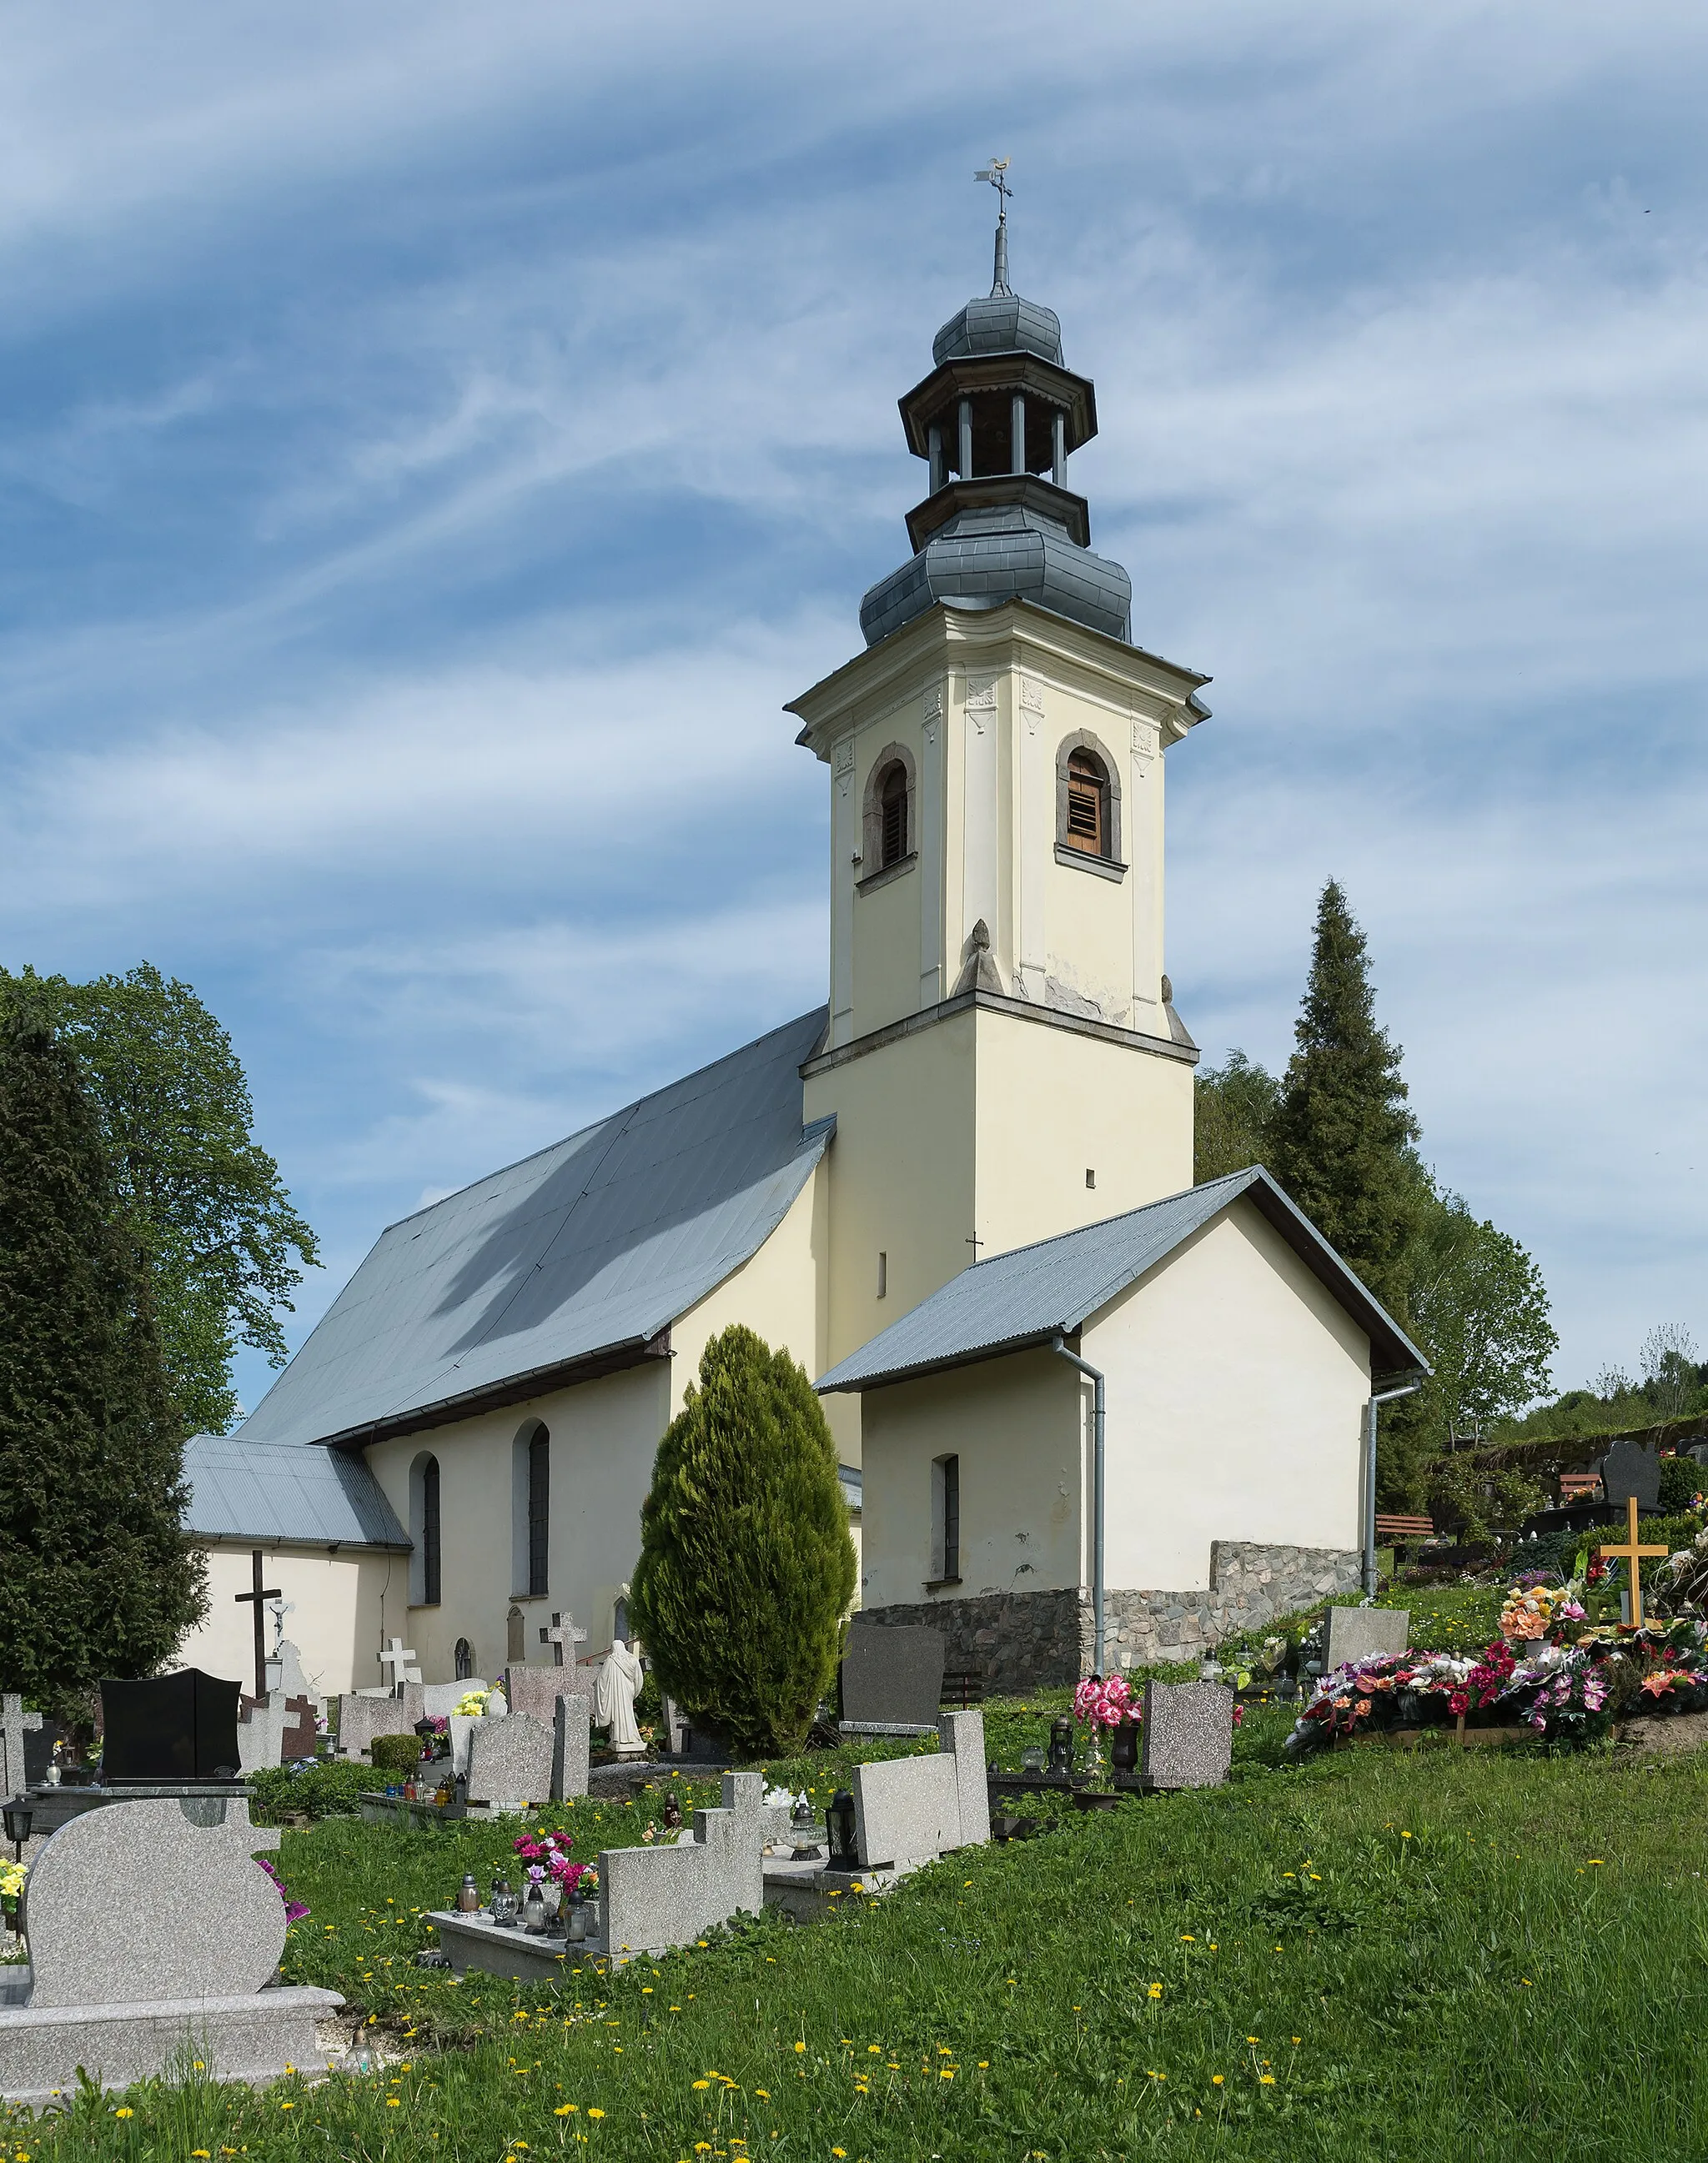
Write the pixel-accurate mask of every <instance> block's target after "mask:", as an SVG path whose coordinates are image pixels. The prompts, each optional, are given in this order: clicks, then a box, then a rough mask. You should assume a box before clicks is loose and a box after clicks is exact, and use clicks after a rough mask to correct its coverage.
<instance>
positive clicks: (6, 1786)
mask: <svg viewBox="0 0 1708 2163" xmlns="http://www.w3.org/2000/svg"><path fill="white" fill-rule="evenodd" d="M39 1726H41V1715H40V1714H39V1712H26V1711H25V1710H24V1700H23V1699H22V1698H21V1697H18V1696H15V1695H14V1694H13V1693H12V1692H11V1691H9V1690H8V1692H7V1694H5V1695H4V1696H3V1697H0V1794H4V1795H8V1796H9V1795H21V1794H23V1793H24V1736H26V1735H33V1734H34V1732H35V1731H36V1730H37V1729H38V1728H39ZM14 1749H16V1751H17V1752H18V1762H17V1763H16V1764H15V1765H14V1764H13V1762H12V1752H13V1750H14Z"/></svg>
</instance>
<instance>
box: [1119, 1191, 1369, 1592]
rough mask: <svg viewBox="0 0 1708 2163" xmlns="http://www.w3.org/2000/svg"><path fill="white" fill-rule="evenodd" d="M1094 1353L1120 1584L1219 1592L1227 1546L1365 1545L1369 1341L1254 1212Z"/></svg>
mask: <svg viewBox="0 0 1708 2163" xmlns="http://www.w3.org/2000/svg"><path fill="white" fill-rule="evenodd" d="M1082 1352H1083V1354H1084V1357H1085V1358H1086V1359H1088V1360H1090V1361H1091V1363H1092V1365H1093V1366H1098V1367H1101V1368H1102V1369H1103V1370H1104V1373H1105V1375H1107V1377H1108V1385H1107V1389H1108V1532H1107V1541H1106V1549H1105V1559H1104V1569H1105V1576H1106V1581H1107V1582H1108V1584H1111V1585H1116V1586H1125V1587H1130V1588H1134V1589H1136V1590H1147V1591H1150V1590H1167V1591H1176V1590H1190V1589H1192V1588H1195V1587H1201V1586H1204V1585H1207V1584H1208V1583H1209V1567H1210V1542H1211V1541H1212V1540H1218V1539H1219V1540H1254V1541H1258V1542H1263V1543H1265V1544H1285V1545H1288V1546H1298V1547H1318V1548H1355V1547H1357V1546H1359V1545H1360V1529H1359V1502H1360V1480H1361V1464H1362V1453H1361V1444H1360V1436H1361V1432H1362V1420H1363V1413H1364V1406H1365V1401H1366V1400H1367V1398H1368V1397H1369V1395H1370V1340H1369V1338H1367V1337H1366V1336H1365V1333H1364V1332H1363V1331H1362V1330H1361V1329H1360V1328H1359V1327H1358V1326H1357V1324H1356V1323H1355V1322H1354V1321H1353V1320H1352V1318H1351V1317H1350V1316H1349V1314H1347V1312H1345V1310H1344V1308H1343V1307H1341V1306H1340V1304H1339V1301H1336V1300H1335V1299H1333V1297H1332V1296H1331V1295H1330V1294H1329V1293H1328V1291H1327V1289H1326V1288H1325V1287H1324V1286H1323V1284H1322V1282H1321V1281H1320V1280H1319V1279H1318V1277H1316V1276H1315V1275H1313V1274H1312V1272H1311V1271H1310V1270H1307V1268H1306V1266H1305V1265H1304V1264H1303V1263H1302V1261H1301V1260H1299V1258H1298V1257H1297V1255H1296V1254H1294V1253H1293V1251H1292V1249H1291V1248H1290V1247H1289V1246H1288V1245H1287V1244H1286V1242H1285V1241H1284V1240H1283V1239H1281V1238H1280V1236H1279V1235H1278V1234H1277V1233H1276V1232H1275V1230H1274V1229H1273V1228H1272V1227H1271V1225H1270V1224H1269V1223H1268V1222H1267V1221H1266V1219H1265V1218H1263V1217H1262V1216H1261V1215H1260V1213H1259V1212H1258V1211H1257V1210H1256V1209H1255V1207H1253V1206H1252V1205H1251V1204H1250V1202H1236V1203H1235V1204H1234V1207H1233V1208H1232V1209H1230V1210H1229V1211H1228V1212H1225V1213H1224V1214H1223V1216H1221V1217H1219V1218H1217V1219H1216V1220H1215V1221H1214V1223H1212V1224H1210V1225H1208V1226H1207V1227H1206V1228H1205V1229H1204V1230H1203V1231H1202V1233H1200V1234H1199V1235H1198V1236H1197V1239H1194V1240H1192V1241H1191V1242H1190V1243H1189V1244H1187V1246H1186V1247H1184V1248H1183V1249H1181V1250H1180V1251H1178V1252H1177V1253H1176V1254H1174V1255H1173V1256H1171V1258H1170V1260H1168V1261H1167V1262H1166V1263H1165V1264H1164V1265H1162V1266H1160V1268H1159V1269H1157V1270H1153V1271H1152V1272H1151V1273H1150V1275H1148V1276H1147V1277H1145V1278H1142V1279H1141V1280H1140V1282H1139V1283H1138V1284H1137V1285H1135V1286H1133V1287H1132V1288H1131V1289H1130V1290H1129V1291H1127V1292H1126V1293H1124V1295H1123V1296H1121V1298H1119V1300H1117V1301H1114V1302H1113V1304H1112V1305H1111V1306H1110V1307H1108V1308H1107V1309H1106V1310H1105V1311H1104V1312H1103V1314H1102V1315H1100V1316H1099V1317H1098V1319H1097V1321H1096V1322H1095V1323H1094V1324H1093V1325H1092V1326H1091V1327H1089V1328H1087V1329H1086V1331H1085V1333H1084V1336H1083V1339H1082ZM1084 1397H1085V1404H1086V1407H1087V1411H1086V1417H1087V1422H1089V1417H1090V1412H1089V1406H1090V1401H1091V1393H1090V1390H1089V1387H1088V1386H1087V1389H1086V1391H1085V1392H1084Z"/></svg>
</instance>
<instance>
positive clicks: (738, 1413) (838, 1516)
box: [630, 1324, 855, 1756]
mask: <svg viewBox="0 0 1708 2163" xmlns="http://www.w3.org/2000/svg"><path fill="white" fill-rule="evenodd" d="M854 1576H855V1563H854V1543H853V1542H852V1540H851V1538H850V1537H849V1533H848V1511H847V1506H846V1504H845V1503H844V1501H843V1500H842V1493H841V1487H840V1486H839V1485H838V1484H837V1480H836V1445H835V1444H834V1443H832V1442H831V1440H830V1429H829V1427H826V1425H825V1415H824V1411H823V1408H822V1407H821V1406H820V1403H819V1401H818V1398H817V1397H816V1396H815V1394H814V1392H813V1386H812V1384H811V1383H810V1382H809V1380H807V1377H806V1375H805V1373H804V1370H802V1369H801V1368H800V1367H799V1365H797V1364H796V1363H795V1361H794V1360H793V1359H791V1358H790V1357H789V1354H788V1353H787V1352H773V1351H772V1350H771V1349H770V1347H769V1346H768V1344H766V1343H765V1342H764V1341H763V1339H762V1338H758V1337H757V1336H755V1335H754V1333H753V1332H752V1330H751V1329H746V1328H741V1326H740V1325H739V1324H737V1325H736V1326H734V1327H732V1328H729V1329H726V1330H725V1332H724V1333H723V1334H722V1335H721V1336H720V1337H717V1338H714V1339H713V1340H712V1342H711V1343H709V1344H708V1345H707V1346H706V1348H705V1353H704V1354H702V1356H701V1359H700V1363H699V1384H698V1385H697V1386H696V1385H694V1384H693V1383H690V1384H689V1388H688V1393H687V1397H686V1401H685V1402H684V1406H683V1408H682V1411H681V1412H680V1413H679V1414H678V1417H676V1418H675V1419H673V1421H672V1422H670V1425H669V1427H668V1428H667V1429H666V1430H665V1434H664V1439H663V1442H661V1443H659V1445H658V1463H657V1464H656V1465H655V1467H654V1469H653V1473H652V1493H651V1494H650V1495H648V1496H647V1502H646V1506H645V1508H644V1509H643V1510H642V1512H641V1558H640V1561H639V1563H637V1566H636V1569H635V1579H634V1590H633V1593H632V1595H631V1601H630V1611H631V1614H632V1616H634V1620H635V1626H636V1633H637V1636H638V1637H639V1638H640V1639H641V1641H642V1643H643V1644H644V1645H645V1647H646V1648H647V1652H649V1653H650V1655H651V1656H652V1664H653V1666H654V1667H655V1668H656V1669H657V1670H658V1681H659V1684H660V1687H661V1688H662V1689H664V1690H666V1691H668V1693H669V1694H670V1695H671V1696H672V1697H673V1698H674V1699H675V1700H676V1702H677V1703H678V1705H681V1706H682V1707H683V1708H684V1710H686V1711H687V1712H688V1713H689V1714H690V1715H694V1716H695V1717H697V1718H698V1719H699V1720H704V1721H706V1722H708V1723H709V1724H710V1726H713V1727H715V1728H716V1729H718V1730H720V1731H721V1732H722V1733H723V1734H724V1735H725V1736H727V1737H728V1739H729V1741H730V1743H731V1746H732V1747H734V1748H735V1749H736V1750H740V1751H745V1752H751V1753H752V1754H753V1755H754V1756H763V1755H765V1754H767V1753H768V1752H785V1751H787V1750H789V1749H790V1748H791V1747H794V1746H795V1745H796V1744H798V1743H799V1741H800V1739H801V1737H802V1736H804V1734H805V1732H806V1731H807V1728H808V1727H809V1725H810V1724H811V1721H812V1718H813V1715H814V1714H815V1711H816V1710H817V1709H818V1705H819V1700H820V1698H821V1697H822V1696H823V1695H824V1694H825V1691H826V1690H827V1689H829V1687H830V1678H831V1676H832V1674H833V1673H834V1672H835V1670H836V1654H837V1651H838V1648H839V1644H840V1639H841V1623H842V1617H843V1616H844V1614H845V1613H846V1610H847V1607H848V1603H849V1601H850V1600H851V1599H852V1598H853V1596H854Z"/></svg>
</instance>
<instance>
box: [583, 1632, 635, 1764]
mask: <svg viewBox="0 0 1708 2163" xmlns="http://www.w3.org/2000/svg"><path fill="white" fill-rule="evenodd" d="M646 1679H647V1671H646V1669H645V1668H643V1667H642V1665H641V1663H640V1662H639V1660H638V1659H637V1658H636V1657H635V1655H634V1653H633V1652H631V1651H630V1650H629V1647H627V1646H626V1644H625V1643H624V1642H623V1641H622V1639H621V1637H614V1638H613V1639H612V1640H611V1647H610V1651H609V1652H607V1653H606V1654H605V1664H604V1666H603V1667H601V1668H600V1671H599V1680H598V1681H597V1682H596V1683H595V1684H594V1688H593V1724H594V1726H595V1727H608V1728H609V1729H610V1745H611V1748H612V1749H613V1750H615V1751H616V1753H617V1755H618V1757H644V1756H645V1755H646V1751H647V1746H646V1743H645V1741H643V1740H642V1736H641V1731H640V1729H639V1728H638V1727H637V1726H636V1725H635V1700H636V1698H637V1695H638V1694H639V1693H640V1689H641V1685H642V1683H644V1682H645V1680H646Z"/></svg>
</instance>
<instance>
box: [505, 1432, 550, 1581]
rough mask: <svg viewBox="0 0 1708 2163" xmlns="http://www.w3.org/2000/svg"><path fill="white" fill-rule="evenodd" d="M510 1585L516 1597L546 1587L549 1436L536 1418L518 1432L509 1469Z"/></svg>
mask: <svg viewBox="0 0 1708 2163" xmlns="http://www.w3.org/2000/svg"><path fill="white" fill-rule="evenodd" d="M551 1533H552V1438H551V1436H550V1435H549V1433H548V1432H547V1431H546V1429H545V1428H544V1427H542V1426H541V1424H540V1422H538V1421H537V1420H530V1421H529V1422H528V1423H527V1426H526V1427H523V1429H522V1431H521V1433H520V1434H518V1435H517V1437H516V1443H515V1446H514V1448H513V1450H512V1453H511V1568H512V1569H513V1571H514V1573H515V1574H514V1575H513V1576H512V1577H511V1588H512V1591H513V1595H514V1596H515V1597H516V1599H518V1600H542V1599H544V1598H545V1596H546V1593H547V1590H548V1566H549V1557H550V1549H551Z"/></svg>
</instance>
